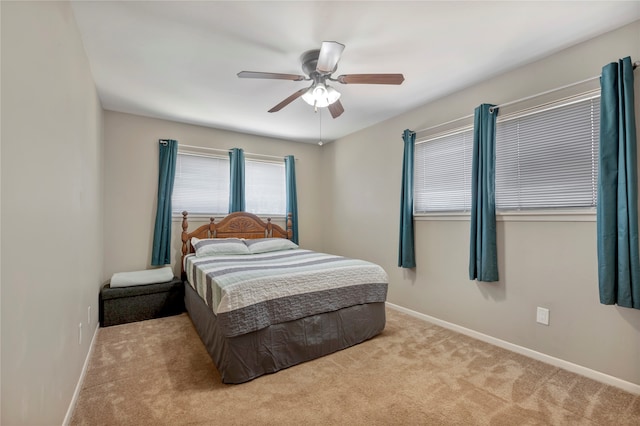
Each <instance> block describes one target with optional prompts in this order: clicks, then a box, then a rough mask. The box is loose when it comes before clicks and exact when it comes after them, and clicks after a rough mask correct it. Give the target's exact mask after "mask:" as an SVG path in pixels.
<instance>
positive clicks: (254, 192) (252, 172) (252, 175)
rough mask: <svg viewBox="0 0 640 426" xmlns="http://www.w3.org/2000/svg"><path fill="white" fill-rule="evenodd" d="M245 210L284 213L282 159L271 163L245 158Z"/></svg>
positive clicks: (257, 212) (260, 212)
mask: <svg viewBox="0 0 640 426" xmlns="http://www.w3.org/2000/svg"><path fill="white" fill-rule="evenodd" d="M244 180H245V199H246V202H245V203H246V206H245V207H246V210H247V211H248V212H249V213H254V214H273V215H282V216H284V215H285V214H286V211H285V210H286V208H287V206H286V204H287V199H286V196H287V194H286V188H285V185H286V181H285V175H284V160H283V162H282V163H272V162H264V161H255V160H245V167H244Z"/></svg>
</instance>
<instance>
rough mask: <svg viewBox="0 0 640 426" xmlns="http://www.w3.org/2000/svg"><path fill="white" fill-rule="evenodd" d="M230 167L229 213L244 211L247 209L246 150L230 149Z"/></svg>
mask: <svg viewBox="0 0 640 426" xmlns="http://www.w3.org/2000/svg"><path fill="white" fill-rule="evenodd" d="M229 160H230V164H229V166H230V167H229V169H230V172H231V173H230V174H231V179H230V188H229V213H233V212H243V211H244V209H245V196H244V151H243V150H242V149H240V148H233V149H232V150H231V151H229Z"/></svg>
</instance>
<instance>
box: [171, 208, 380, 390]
mask: <svg viewBox="0 0 640 426" xmlns="http://www.w3.org/2000/svg"><path fill="white" fill-rule="evenodd" d="M182 216H183V219H182V258H183V259H182V262H181V263H182V265H183V266H182V277H183V281H184V288H185V295H184V301H185V307H186V309H187V312H188V313H189V316H190V317H191V321H192V322H193V325H194V327H195V329H196V331H197V332H198V334H199V335H200V339H201V340H202V342H203V343H204V345H205V347H206V349H207V351H208V352H209V355H210V356H211V359H212V360H213V362H214V364H215V366H216V368H217V369H218V372H219V373H220V376H221V379H222V382H223V383H244V382H247V381H250V380H253V379H255V378H257V377H259V376H262V375H264V374H268V373H275V372H276V371H279V370H282V369H284V368H288V367H291V366H293V365H296V364H300V363H302V362H305V361H310V360H312V359H315V358H319V357H321V356H324V355H328V354H330V353H333V352H336V351H339V350H342V349H345V348H347V347H349V346H353V345H356V344H358V343H361V342H363V341H365V340H368V339H370V338H372V337H374V336H376V335H377V334H380V333H381V332H382V330H383V329H384V327H385V323H386V316H385V304H384V302H379V303H367V304H363V305H355V306H350V307H347V308H343V309H339V310H336V311H332V312H325V313H322V314H318V315H311V316H308V317H305V318H301V319H298V320H294V321H289V322H285V323H280V324H273V325H270V326H268V327H266V328H263V329H260V330H257V331H254V332H251V333H247V334H243V335H240V336H235V337H226V336H224V335H223V333H222V332H221V331H220V330H219V326H218V320H217V317H216V315H215V314H214V313H213V311H212V310H211V308H210V307H209V306H207V304H206V303H205V302H204V300H202V298H201V297H200V296H199V295H198V293H197V292H196V291H195V290H194V289H193V288H192V287H191V284H189V283H188V282H187V279H186V274H185V273H184V256H186V255H187V254H189V253H192V252H193V247H192V246H191V242H190V239H191V238H192V237H196V238H231V237H235V238H246V239H255V238H269V237H270V238H288V239H291V237H292V230H291V220H292V215H291V214H289V215H288V217H287V225H286V230H285V229H283V228H282V227H280V226H278V225H275V224H272V223H271V220H270V219H267V222H266V223H265V222H264V221H262V220H261V219H260V218H259V217H257V216H256V215H253V214H251V213H246V212H236V213H231V214H229V215H228V216H226V217H225V218H224V219H222V220H221V221H220V222H218V223H216V222H215V221H214V218H211V219H210V223H209V224H208V225H202V226H200V227H199V228H197V229H196V230H194V231H193V232H187V229H188V222H187V212H183V213H182Z"/></svg>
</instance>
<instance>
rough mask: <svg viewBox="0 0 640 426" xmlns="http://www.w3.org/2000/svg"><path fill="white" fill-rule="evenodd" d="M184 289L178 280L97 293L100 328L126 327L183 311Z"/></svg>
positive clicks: (107, 287) (104, 290) (106, 288)
mask: <svg viewBox="0 0 640 426" xmlns="http://www.w3.org/2000/svg"><path fill="white" fill-rule="evenodd" d="M184 310H185V309H184V286H183V283H182V281H181V280H180V279H179V278H175V277H174V279H173V280H172V281H168V282H164V283H158V284H146V285H136V286H131V287H115V288H111V287H110V285H109V284H105V286H104V287H102V289H101V290H100V325H101V326H102V327H108V326H111V325H118V324H125V323H129V322H134V321H143V320H148V319H152V318H160V317H166V316H170V315H178V314H180V313H182V312H184Z"/></svg>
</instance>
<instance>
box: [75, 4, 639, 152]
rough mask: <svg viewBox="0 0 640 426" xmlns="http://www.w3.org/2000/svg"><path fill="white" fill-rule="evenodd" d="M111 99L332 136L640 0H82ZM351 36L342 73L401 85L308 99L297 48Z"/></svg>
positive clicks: (83, 19) (163, 114)
mask: <svg viewBox="0 0 640 426" xmlns="http://www.w3.org/2000/svg"><path fill="white" fill-rule="evenodd" d="M72 6H73V10H74V13H75V17H76V21H77V23H78V27H79V29H80V33H81V35H82V40H83V42H84V46H85V49H86V52H87V55H88V57H89V62H90V64H91V70H92V73H93V77H94V79H95V83H96V86H97V90H98V94H99V96H100V99H101V102H102V105H103V107H104V108H105V109H108V110H113V111H121V112H127V113H133V114H139V115H144V116H150V117H157V118H163V119H168V120H174V121H179V122H185V123H192V124H198V125H202V126H208V127H215V128H220V129H228V130H233V131H239V132H244V133H250V134H256V135H263V136H268V137H274V138H280V139H287V140H294V141H300V142H309V143H316V142H318V140H319V137H320V120H321V122H322V127H321V132H322V133H321V135H322V139H323V140H324V141H325V142H326V141H331V140H335V139H338V138H340V137H342V136H345V135H347V134H350V133H353V132H355V131H357V130H359V129H362V128H365V127H368V126H371V125H373V124H375V123H377V122H380V121H382V120H385V119H387V118H390V117H393V116H396V115H398V114H401V113H403V112H405V111H408V110H411V109H413V108H416V107H418V106H420V105H424V104H426V103H428V102H429V101H432V100H434V99H436V98H439V97H442V96H444V95H446V94H448V93H452V92H455V91H457V90H460V89H462V88H464V87H466V86H469V85H471V84H474V83H476V82H479V81H482V80H484V79H486V78H488V77H491V76H494V75H497V74H500V73H502V72H504V71H507V70H509V69H513V68H516V67H519V66H522V65H524V64H527V63H529V62H532V61H534V60H537V59H539V58H542V57H544V56H547V55H549V54H552V53H555V52H557V51H559V50H561V49H564V48H566V47H568V46H571V45H573V44H576V43H579V42H582V41H584V40H587V39H589V38H592V37H594V36H597V35H599V34H602V33H604V32H607V31H610V30H612V29H615V28H618V27H620V26H622V25H625V24H627V23H630V22H632V21H635V20H637V19H640V1H603V2H599V1H569V2H559V1H551V2H548V1H544V2H542V1H541V2H519V1H511V2H486V1H470V2H458V1H442V2H437V1H410V2H397V1H374V2H365V1H355V2H346V1H340V2H337V1H336V2H334V1H295V2H294V1H284V2H272V1H254V2H244V1H243V2H241V1H200V2H184V1H148V2H128V1H127V2H125V1H73V2H72ZM323 40H331V41H338V42H341V43H343V44H345V45H346V48H345V50H344V52H343V54H342V58H341V60H340V62H339V64H338V69H337V71H336V73H335V74H334V77H335V76H337V75H340V74H358V73H403V74H404V76H405V81H404V83H403V84H402V85H401V86H386V85H355V84H352V85H342V84H339V83H333V86H334V87H335V88H336V89H337V90H338V91H339V92H341V93H342V97H341V102H342V105H343V106H344V109H345V112H344V113H343V114H342V115H341V116H340V117H338V118H337V119H332V118H331V116H330V115H329V113H328V111H327V110H326V108H324V109H321V110H320V114H315V113H314V110H313V107H311V106H309V105H308V104H306V103H305V102H304V101H303V100H302V99H297V100H295V101H294V102H292V103H291V104H289V105H288V106H287V107H285V108H283V109H282V110H281V111H279V112H276V113H268V112H267V111H268V110H269V109H270V108H271V107H273V106H275V105H276V104H277V103H279V102H280V101H282V100H283V99H285V98H286V97H288V96H289V95H291V94H293V93H294V92H295V91H297V90H299V89H301V88H303V87H307V86H309V85H310V82H308V81H285V80H263V79H240V78H238V77H237V76H236V74H237V73H238V72H239V71H243V70H246V71H264V72H275V73H292V74H302V69H301V64H300V55H301V54H302V53H303V52H305V51H307V50H310V49H319V48H320V44H321V42H322V41H323Z"/></svg>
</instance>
